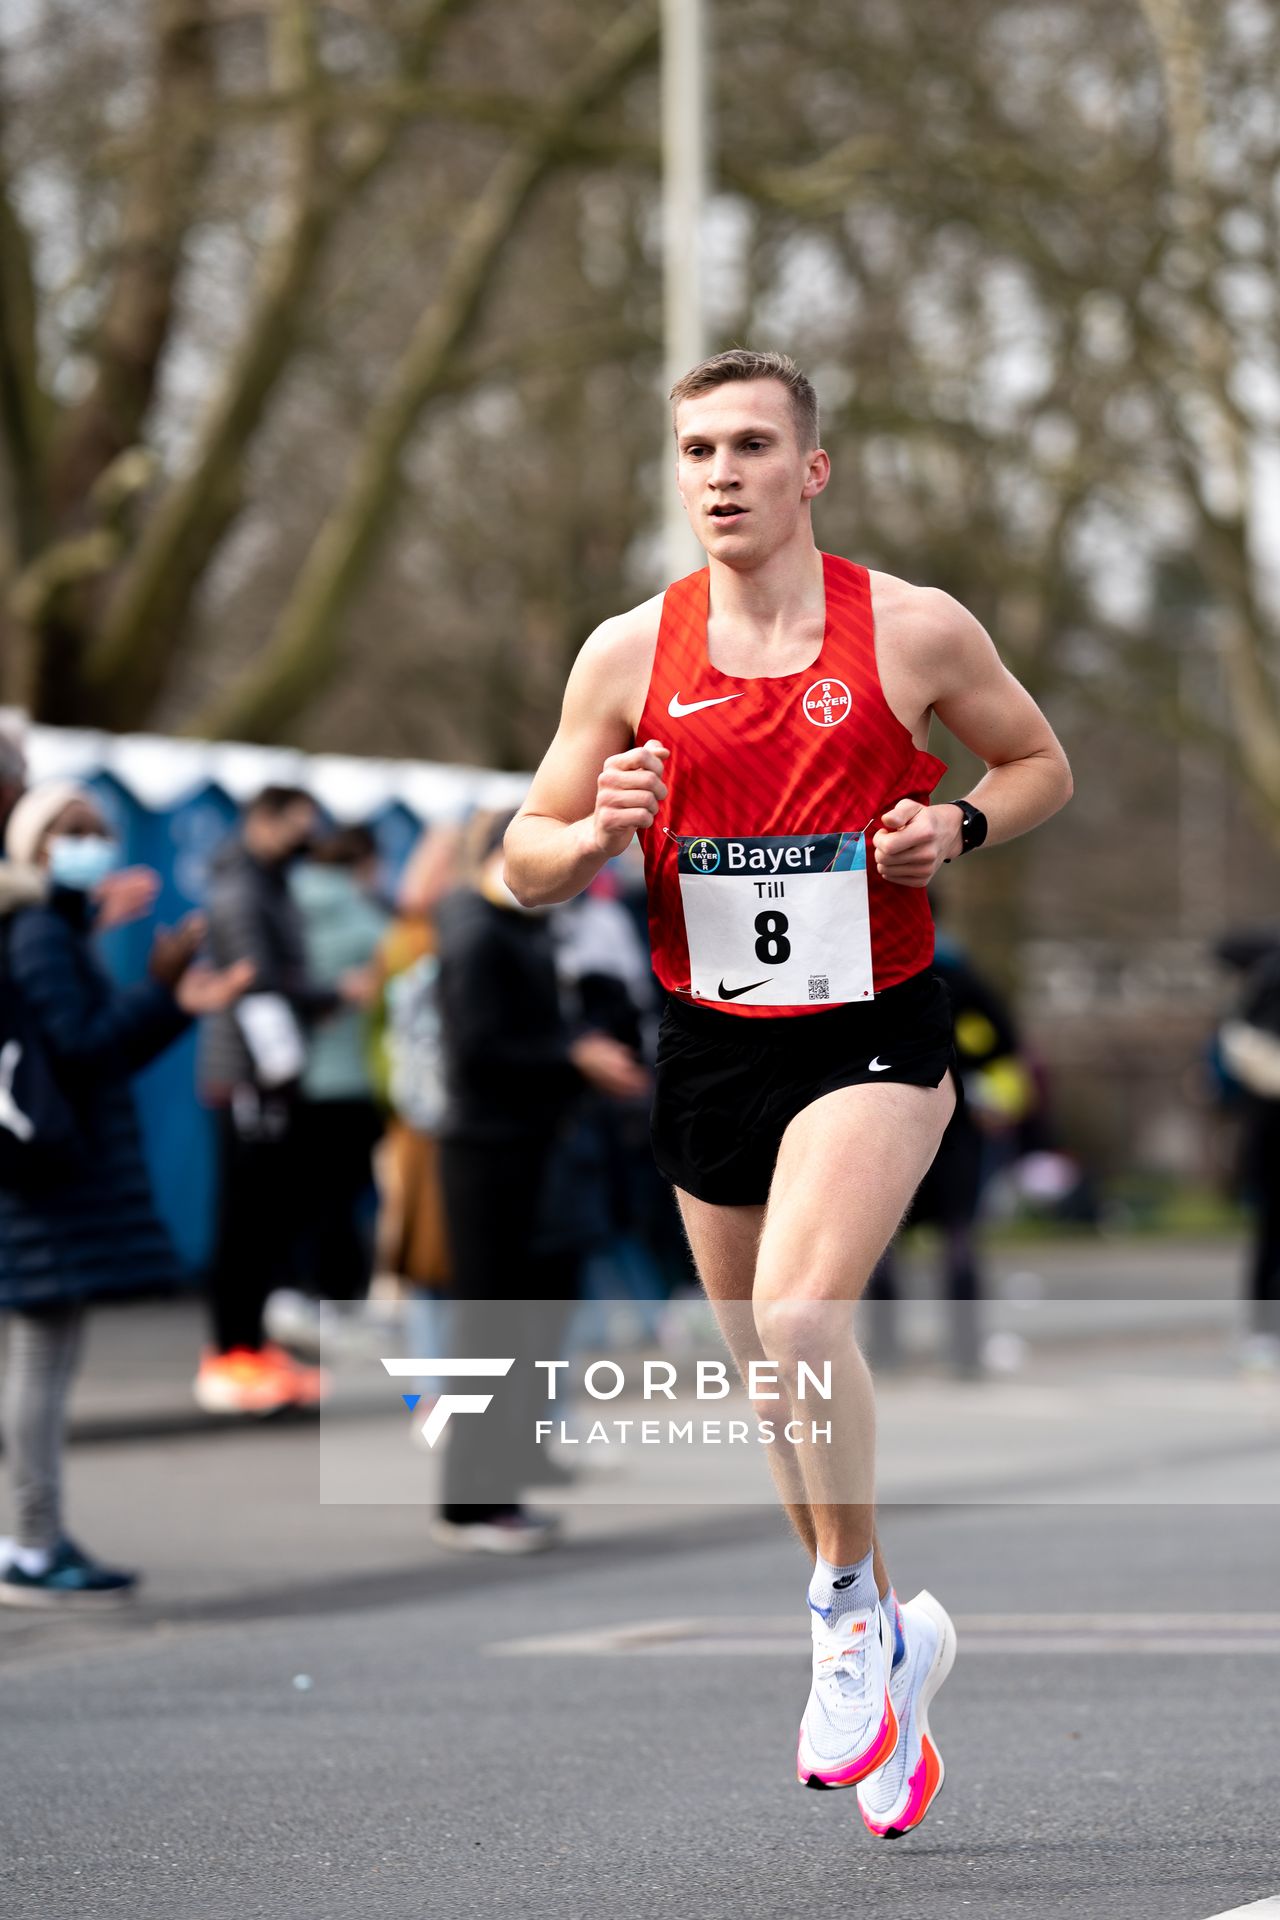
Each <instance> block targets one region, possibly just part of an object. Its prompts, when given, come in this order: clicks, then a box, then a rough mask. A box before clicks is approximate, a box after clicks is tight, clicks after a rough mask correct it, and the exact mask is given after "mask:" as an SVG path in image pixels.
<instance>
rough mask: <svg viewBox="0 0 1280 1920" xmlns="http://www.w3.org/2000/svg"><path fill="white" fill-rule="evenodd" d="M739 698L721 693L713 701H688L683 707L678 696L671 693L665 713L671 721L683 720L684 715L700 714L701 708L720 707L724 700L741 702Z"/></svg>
mask: <svg viewBox="0 0 1280 1920" xmlns="http://www.w3.org/2000/svg"><path fill="white" fill-rule="evenodd" d="M741 698H742V695H741V694H740V693H721V694H717V696H716V698H715V699H714V700H690V701H689V703H688V705H687V706H685V705H683V704H682V703H681V699H680V695H679V694H678V693H673V694H672V696H671V705H670V706H669V707H668V708H667V712H668V713H669V714H670V715H671V718H672V719H673V720H683V719H684V716H685V715H686V713H701V711H702V709H703V707H722V706H723V705H724V703H725V701H726V700H741Z"/></svg>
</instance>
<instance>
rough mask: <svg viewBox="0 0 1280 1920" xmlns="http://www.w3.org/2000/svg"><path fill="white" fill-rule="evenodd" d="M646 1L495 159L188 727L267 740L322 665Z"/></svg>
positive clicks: (637, 36) (643, 32) (623, 69)
mask: <svg viewBox="0 0 1280 1920" xmlns="http://www.w3.org/2000/svg"><path fill="white" fill-rule="evenodd" d="M657 35H658V28H657V21H656V18H655V15H654V10H653V8H652V7H651V5H650V4H649V0H640V4H638V5H635V6H633V7H631V8H630V9H629V10H628V11H627V12H626V13H625V14H624V15H623V16H622V17H621V19H619V20H618V21H617V22H615V24H614V25H613V27H611V28H610V29H609V31H608V32H607V33H606V34H605V35H604V36H603V38H602V39H601V41H600V43H599V44H598V45H597V46H596V47H595V48H594V49H593V50H592V52H591V54H590V55H588V56H587V58H586V59H585V60H584V62H583V63H582V66H581V68H580V70H579V71H578V73H576V74H575V75H574V76H573V78H572V79H571V80H570V81H569V83H568V85H567V86H566V87H565V89H564V90H563V92H562V93H561V95H560V97H559V99H558V100H557V101H556V103H555V106H554V109H553V110H552V111H551V112H550V113H549V114H548V116H547V118H546V120H545V122H544V124H543V126H542V127H541V129H540V130H539V131H538V132H537V133H536V134H532V135H530V136H529V137H528V138H526V139H525V140H523V141H521V142H520V143H519V144H518V145H517V146H515V147H514V148H513V149H512V151H511V152H509V153H508V154H507V156H506V157H505V158H504V159H503V160H502V161H501V162H500V163H499V165H498V167H497V168H496V170H495V171H494V173H493V174H492V176H491V177H490V180H489V183H488V185H487V186H486V187H485V189H484V191H483V192H482V193H481V195H480V196H479V198H478V199H477V200H476V201H475V202H474V203H473V205H472V206H471V209H470V211H469V213H468V214H467V215H466V217H465V219H464V220H463V222H462V224H461V231H460V234H459V238H458V241H457V244H456V246H455V248H454V251H453V255H452V257H451V259H450V261H449V264H448V267H447V268H446V270H445V275H444V280H443V283H442V285H441V288H440V291H439V293H438V294H437V296H436V298H435V299H434V300H433V302H432V303H431V305H430V306H429V307H428V308H427V310H426V312H425V313H424V314H423V315H422V318H421V320H420V321H419V323H418V326H417V328H416V330H415V333H414V335H413V338H412V340H411V341H410V343H409V346H408V348H407V349H406V351H405V353H404V355H403V357H402V358H401V360H400V363H399V365H398V366H397V368H396V370H395V372H394V373H393V375H392V377H391V380H390V381H389V383H388V386H387V389H386V391H385V392H384V394H383V397H382V400H381V402H380V404H379V405H378V406H377V407H376V408H375V410H374V413H373V417H372V419H371V420H370V423H369V427H368V431H367V433H366V434H365V437H364V443H363V445H362V447H361V449H360V451H359V452H358V454H357V456H356V459H355V461H354V463H353V466H352V471H351V479H350V482H349V484H348V486H347V489H346V491H345V493H344V495H343V497H342V499H341V500H340V501H339V502H338V504H337V506H336V507H335V508H334V509H333V511H332V512H331V513H330V515H329V516H328V518H327V519H326V521H325V523H324V525H323V526H322V527H321V529H320V532H319V533H318V535H317V536H316V539H315V542H314V544H313V546H312V549H311V552H310V554H309V555H308V558H307V561H306V563H305V565H304V566H303V568H302V571H301V573H300V574H299V576H298V580H297V583H296V585H295V587H294V590H293V592H292V594H291V595H290V597H289V600H288V601H287V603H286V605H285V607H284V610H283V612H282V614H281V616H280V618H279V620H278V622H277V624H276V628H275V631H274V633H273V635H272V637H271V640H270V642H269V643H268V645H267V647H266V648H265V649H264V651H263V652H262V653H261V654H260V655H259V656H258V657H257V659H256V660H255V662H254V664H253V666H252V667H251V668H250V669H249V671H248V673H247V674H245V676H244V677H243V678H242V679H241V680H240V681H239V682H238V683H237V684H236V685H235V686H233V687H232V688H231V689H230V690H229V692H228V693H227V694H226V695H225V697H224V698H222V699H221V700H220V701H218V702H217V703H216V704H215V705H214V707H213V708H212V710H211V711H210V712H208V713H206V714H204V715H202V716H201V718H200V720H199V722H198V723H197V725H196V727H195V728H193V731H197V732H200V733H205V734H212V735H213V736H214V737H222V736H227V735H234V736H235V737H237V738H240V739H270V738H275V737H278V735H279V731H280V729H281V727H282V726H283V725H284V724H285V723H286V722H287V721H288V720H289V719H291V718H292V717H293V716H294V714H295V713H296V712H297V711H298V710H299V708H300V707H301V706H302V705H303V703H304V702H305V701H306V700H307V699H308V698H310V697H311V695H312V694H313V693H314V692H315V691H316V689H317V688H318V687H319V686H321V685H322V684H323V683H324V682H325V681H326V680H327V678H328V677H329V676H330V675H331V674H332V672H333V670H334V667H335V665H336V662H337V658H338V629H339V624H340V621H341V617H342V615H343V613H344V612H345V611H346V608H347V607H348V605H349V604H350V600H351V597H352V595H353V593H354V592H355V589H356V587H357V586H358V584H359V582H360V580H361V579H362V577H363V574H364V571H365V568H366V567H367V565H368V563H369V561H370V559H371V557H372V555H373V553H374V551H375V548H376V547H377V545H378V543H379V542H380V540H381V539H382V538H383V537H384V535H385V533H386V530H387V528H388V525H389V522H390V510H391V507H392V505H393V502H394V498H395V494H396V491H397V487H398V482H399V465H400V459H401V456H402V454H403V452H404V449H405V446H406V444H407V442H408V440H409V437H410V435H411V434H412V432H413V430H414V428H415V426H416V425H417V422H418V420H419V418H420V416H421V414H422V411H423V409H424V408H425V407H426V405H427V404H428V402H429V401H430V400H432V399H433V398H434V397H435V396H436V395H437V394H438V393H439V392H440V391H442V389H443V386H444V384H445V382H446V381H447V379H448V376H449V369H450V365H451V362H452V360H453V357H454V355H455V354H456V352H457V349H458V347H459V344H460V343H461V341H462V340H463V339H464V338H465V335H466V331H467V329H468V327H469V326H470V325H471V324H472V322H473V320H474V318H475V316H476V313H477V312H478V310H479V308H480V305H481V302H482V301H483V299H484V297H485V294H486V292H487V291H488V288H489V286H490V284H491V282H492V280H493V277H494V274H495V272H496V269H497V266H498V263H499V260H500V258H501V255H502V251H503V248H504V246H505V244H506V242H507V240H508V239H509V237H510V235H511V233H512V231H513V230H514V228H515V227H516V225H517V223H518V221H519V219H520V216H521V214H522V212H523V210H524V208H525V206H526V205H527V203H528V200H529V198H530V196H531V194H532V193H533V191H534V189H535V188H536V187H537V186H538V184H539V183H540V182H541V181H542V180H543V178H544V177H545V176H546V175H547V174H548V173H549V172H550V171H551V170H552V169H553V168H554V167H555V165H556V164H557V163H558V162H559V160H560V159H561V156H562V153H563V150H564V148H565V145H566V143H567V142H569V141H570V140H571V137H572V132H573V129H574V127H575V126H576V125H577V123H578V121H579V120H580V119H581V117H582V116H583V115H584V114H585V113H589V112H591V111H592V110H593V109H595V108H597V107H599V106H601V105H602V104H603V103H604V101H606V100H607V99H608V98H610V97H611V96H612V95H613V94H614V93H615V92H616V90H617V88H618V87H619V86H620V85H621V84H622V83H623V81H624V80H625V79H626V78H627V77H628V76H629V75H630V74H631V73H633V72H634V71H635V70H636V69H637V68H638V67H639V66H640V65H641V64H642V63H643V62H644V61H645V60H647V59H648V58H649V57H650V55H651V54H652V52H653V50H654V48H655V46H656V44H657Z"/></svg>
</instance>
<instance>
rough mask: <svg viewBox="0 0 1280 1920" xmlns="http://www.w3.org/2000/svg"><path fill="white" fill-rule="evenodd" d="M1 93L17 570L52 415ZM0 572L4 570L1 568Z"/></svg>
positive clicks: (27, 549)
mask: <svg viewBox="0 0 1280 1920" xmlns="http://www.w3.org/2000/svg"><path fill="white" fill-rule="evenodd" d="M3 136H4V99H3V94H2V93H0V463H2V464H3V468H4V477H5V480H6V482H7V485H6V487H5V492H6V493H7V496H8V498H7V500H4V501H2V502H0V506H3V507H4V508H5V509H7V517H8V521H9V525H10V528H11V536H10V539H9V540H8V541H7V542H4V543H3V544H2V545H0V554H2V552H3V545H9V546H10V547H11V548H12V558H13V561H14V562H15V563H17V564H18V565H21V564H22V563H23V562H25V561H26V560H28V559H29V558H30V557H31V555H32V554H33V553H34V552H35V551H36V549H37V548H38V546H39V545H40V542H41V540H42V538H43V537H44V516H43V511H42V501H43V494H44V487H43V461H44V441H45V435H46V431H47V426H48V420H49V415H50V412H51V407H50V403H49V401H48V398H47V396H46V395H45V393H44V392H43V390H42V388H41V385H40V372H39V362H38V357H37V353H36V295H35V279H34V275H33V273H32V269H31V241H30V237H29V236H28V234H27V231H26V228H25V227H24V226H23V223H22V220H21V218H20V217H19V214H18V211H17V208H16V207H15V205H14V203H13V194H12V188H11V184H10V181H9V178H8V174H7V171H6V168H5V164H4V149H3ZM0 572H3V568H0Z"/></svg>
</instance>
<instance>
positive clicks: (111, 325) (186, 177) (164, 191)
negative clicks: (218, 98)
mask: <svg viewBox="0 0 1280 1920" xmlns="http://www.w3.org/2000/svg"><path fill="white" fill-rule="evenodd" d="M152 5H153V13H154V21H155V25H154V44H155V48H156V57H155V69H154V73H153V75H152V101H151V108H150V112H149V114H148V118H147V125H146V130H145V134H144V137H143V141H142V147H141V152H140V154H139V157H138V159H137V162H136V164H135V166H134V168H133V169H132V172H131V176H130V179H129V182H128V186H127V190H126V194H125V199H124V205H123V208H122V211H121V222H120V225H121V232H120V238H119V241H118V243H117V245H116V248H115V271H114V275H113V278H112V281H111V284H110V286H109V287H108V289H107V294H106V299H105V301H104V304H103V309H102V314H101V318H100V320H99V322H98V325H97V327H96V329H95V333H94V337H93V340H92V342H91V344H90V348H89V351H90V355H91V358H92V360H93V363H94V372H93V379H92V381H91V383H90V386H89V389H88V391H87V392H86V394H85V395H84V397H83V399H82V400H80V401H79V402H78V403H77V404H76V405H75V406H73V407H71V408H70V409H68V411H67V412H66V413H64V414H63V416H62V418H61V420H60V422H59V425H58V429H57V432H56V433H55V435H54V440H53V446H52V449H51V452H50V458H49V481H48V488H49V506H50V518H51V521H52V523H53V525H54V526H66V525H67V523H68V522H69V521H71V520H74V518H75V516H76V515H77V513H78V512H79V510H80V508H81V506H82V503H83V501H84V498H85V495H86V493H87V492H88V491H89V489H90V488H91V487H92V485H93V483H94V481H95V480H96V479H97V477H98V475H99V474H100V473H101V472H102V471H103V470H104V468H106V467H108V466H109V465H110V464H111V462H112V461H113V460H114V459H116V457H117V456H118V455H119V454H120V453H122V452H123V451H124V449H125V448H126V447H129V446H132V445H133V444H134V443H135V442H136V440H137V439H138V436H139V433H140V431H141V427H142V422H143V418H144V416H145V414H146V412H147V408H148V407H149V405H150V403H151V398H152V395H153V393H154V391H155V385H156V379H157V376H158V372H159V368H160V363H161V360H162V358H163V355H164V350H165V347H166V345H167V342H168V338H169V329H170V325H171V321H172V317H173V301H174V289H175V284H176V282H177V278H178V274H179V271H180V268H181V263H182V246H183V239H184V236H185V233H186V229H187V225H188V221H189V218H190V211H191V200H192V193H193V189H194V187H195V185H196V182H197V181H198V179H199V177H200V175H201V173H202V172H203V169H204V166H205V163H206V161H207V158H208V154H209V150H210V144H211V143H210V139H209V135H208V129H209V127H210V123H211V105H212V98H213V85H214V79H213V49H212V40H211V33H210V28H209V21H208V18H207V13H206V8H205V6H204V5H200V6H193V5H191V4H189V3H188V0H152Z"/></svg>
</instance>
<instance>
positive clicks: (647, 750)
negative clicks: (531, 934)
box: [505, 603, 668, 907]
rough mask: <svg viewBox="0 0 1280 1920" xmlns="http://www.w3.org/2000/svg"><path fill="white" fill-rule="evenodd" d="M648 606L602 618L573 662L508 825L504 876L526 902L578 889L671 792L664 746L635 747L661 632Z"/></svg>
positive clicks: (567, 896) (544, 902) (541, 903)
mask: <svg viewBox="0 0 1280 1920" xmlns="http://www.w3.org/2000/svg"><path fill="white" fill-rule="evenodd" d="M651 606H652V603H648V604H647V605H646V606H645V607H640V608H637V609H636V610H635V611H634V612H633V613H630V614H622V615H620V616H618V617H617V618H616V619H613V620H606V621H605V622H604V623H603V625H601V626H599V627H597V628H596V630H595V632H594V633H593V634H592V635H591V637H590V639H589V640H588V641H587V642H586V644H585V646H584V647H583V649H582V651H581V653H579V655H578V658H577V660H576V661H575V662H574V665H573V671H572V672H571V673H570V675H569V680H568V684H567V686H566V687H565V693H564V705H563V707H562V709H561V714H560V725H559V728H558V729H557V732H556V736H555V739H554V740H553V741H552V742H551V745H550V746H549V747H548V749H547V752H546V755H545V757H544V759H543V762H542V765H541V766H540V767H539V768H538V771H537V773H536V774H535V775H534V779H533V785H532V786H531V787H530V789H529V793H528V797H527V798H526V800H525V802H524V805H523V806H522V807H521V809H520V811H519V813H518V814H517V815H516V817H515V819H514V820H513V821H512V823H511V825H510V826H509V827H508V829H507V837H506V842H505V850H506V881H507V885H508V886H509V887H510V888H511V891H512V892H513V893H514V894H515V896H516V898H517V899H518V900H520V901H521V902H522V903H523V904H524V905H525V906H528V907H545V906H552V905H554V904H555V903H556V902H557V901H560V900H571V899H572V898H573V896H574V894H576V893H581V892H582V889H583V888H584V887H586V886H588V885H590V883H591V881H592V880H593V879H594V878H595V876H596V874H597V873H599V871H600V869H601V867H602V866H604V864H605V862H606V861H607V860H610V859H612V858H613V856H614V855H615V854H618V853H621V852H622V851H623V849H624V848H625V847H627V846H628V845H629V844H630V842H631V839H632V837H633V835H634V834H635V832H636V831H637V829H643V828H645V827H648V826H650V825H651V824H652V821H653V817H654V815H655V813H656V812H657V810H658V802H659V801H660V800H662V799H664V798H665V797H666V791H667V790H666V787H665V786H664V784H663V781H662V770H663V766H664V765H665V762H666V756H667V752H668V749H667V748H666V747H663V746H660V745H659V744H658V743H657V742H656V741H651V742H649V743H647V744H645V743H637V744H635V745H633V744H632V741H633V737H634V726H635V721H636V719H637V718H638V716H639V713H640V709H641V707H642V705H643V701H644V688H645V686H647V684H648V676H649V670H650V667H651V665H652V660H653V644H654V640H655V638H656V631H657V627H656V620H654V619H651V618H649V617H647V616H648V615H649V613H650V608H651Z"/></svg>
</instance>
